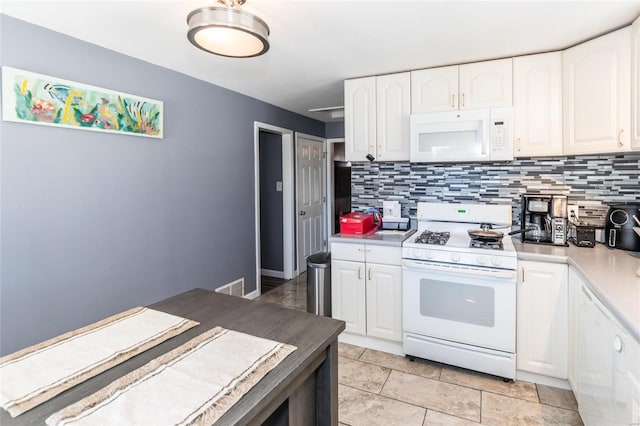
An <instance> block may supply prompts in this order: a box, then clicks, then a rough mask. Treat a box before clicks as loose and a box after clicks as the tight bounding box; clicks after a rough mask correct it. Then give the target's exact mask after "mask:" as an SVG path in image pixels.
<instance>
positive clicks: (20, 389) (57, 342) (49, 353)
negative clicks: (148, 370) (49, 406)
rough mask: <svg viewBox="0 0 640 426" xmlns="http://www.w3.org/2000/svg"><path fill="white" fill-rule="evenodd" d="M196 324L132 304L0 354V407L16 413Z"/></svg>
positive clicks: (15, 414)
mask: <svg viewBox="0 0 640 426" xmlns="http://www.w3.org/2000/svg"><path fill="white" fill-rule="evenodd" d="M196 325H198V323H197V322H195V321H191V320H188V319H185V318H181V317H178V316H175V315H170V314H167V313H164V312H160V311H156V310H153V309H149V308H142V307H138V308H134V309H130V310H128V311H126V312H122V313H121V314H118V315H114V316H112V317H109V318H106V319H104V320H102V321H99V322H97V323H94V324H91V325H89V326H87V327H83V328H81V329H78V330H75V331H71V332H69V333H65V334H63V335H61V336H58V337H55V338H53V339H50V340H47V341H46V342H42V343H40V344H37V345H34V346H30V347H28V348H26V349H23V350H21V351H18V352H16V353H13V354H11V355H7V356H5V357H3V358H0V407H2V408H4V409H5V410H7V411H8V412H9V414H10V415H11V416H12V417H16V416H18V415H20V414H22V413H24V412H25V411H27V410H29V409H31V408H33V407H35V406H37V405H39V404H41V403H43V402H45V401H47V400H49V399H51V398H53V397H54V396H56V395H58V394H59V393H61V392H63V391H65V390H67V389H69V388H71V387H72V386H75V385H77V384H78V383H81V382H83V381H85V380H87V379H89V378H91V377H93V376H95V375H97V374H100V373H102V372H103V371H105V370H107V369H109V368H111V367H113V366H115V365H117V364H120V363H121V362H123V361H126V360H127V359H129V358H131V357H133V356H135V355H137V354H139V353H141V352H143V351H146V350H147V349H149V348H151V347H153V346H156V345H158V344H159V343H161V342H163V341H165V340H167V339H169V338H171V337H173V336H176V335H178V334H180V333H182V332H184V331H185V330H188V329H189V328H191V327H194V326H196Z"/></svg>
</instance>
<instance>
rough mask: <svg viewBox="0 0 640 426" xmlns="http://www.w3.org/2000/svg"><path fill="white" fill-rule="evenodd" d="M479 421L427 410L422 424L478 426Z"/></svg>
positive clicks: (434, 425)
mask: <svg viewBox="0 0 640 426" xmlns="http://www.w3.org/2000/svg"><path fill="white" fill-rule="evenodd" d="M479 424H480V423H476V422H472V421H470V420H465V419H461V418H460V417H454V416H450V415H448V414H444V413H439V412H437V411H433V410H427V415H426V416H425V418H424V423H423V424H422V426H478V425H479Z"/></svg>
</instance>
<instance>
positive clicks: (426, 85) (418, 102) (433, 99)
mask: <svg viewBox="0 0 640 426" xmlns="http://www.w3.org/2000/svg"><path fill="white" fill-rule="evenodd" d="M457 109H458V66H457V65H453V66H450V67H440V68H429V69H426V70H418V71H411V113H412V114H420V113H423V112H439V111H456V110H457Z"/></svg>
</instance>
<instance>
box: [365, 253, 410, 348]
mask: <svg viewBox="0 0 640 426" xmlns="http://www.w3.org/2000/svg"><path fill="white" fill-rule="evenodd" d="M367 335H368V336H372V337H378V338H381V339H387V340H393V341H396V342H401V341H402V268H401V267H400V266H388V265H377V264H372V263H367Z"/></svg>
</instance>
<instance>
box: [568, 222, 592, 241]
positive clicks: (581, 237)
mask: <svg viewBox="0 0 640 426" xmlns="http://www.w3.org/2000/svg"><path fill="white" fill-rule="evenodd" d="M596 228H597V226H595V225H591V224H589V223H587V222H570V223H569V235H571V237H570V238H569V240H570V241H571V242H572V243H573V244H575V245H576V246H578V247H595V245H596Z"/></svg>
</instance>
